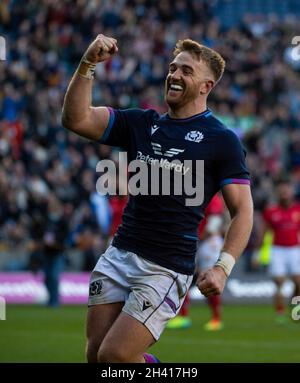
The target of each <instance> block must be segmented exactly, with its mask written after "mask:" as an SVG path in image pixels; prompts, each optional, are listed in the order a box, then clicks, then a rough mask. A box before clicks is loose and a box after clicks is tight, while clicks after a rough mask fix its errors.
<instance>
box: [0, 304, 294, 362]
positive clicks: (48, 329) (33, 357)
mask: <svg viewBox="0 0 300 383" xmlns="http://www.w3.org/2000/svg"><path fill="white" fill-rule="evenodd" d="M85 313H86V308H85V307H83V306H77V307H62V308H59V309H48V308H44V307H39V306H8V307H7V320H6V321H0V362H85V357H84V348H85V335H84V324H85ZM191 318H192V320H193V325H192V327H191V328H190V329H187V330H166V331H165V332H164V334H163V336H162V337H161V340H160V341H159V343H158V344H156V345H155V346H153V347H152V349H151V352H153V353H154V354H155V355H156V356H157V357H158V358H159V359H161V360H162V361H164V362H300V347H299V331H300V321H298V322H294V321H292V320H288V322H287V323H286V324H284V325H278V324H276V323H275V321H274V313H273V308H272V307H271V306H225V307H224V322H225V328H224V330H222V331H219V332H215V333H210V332H206V331H204V330H203V324H204V323H205V322H206V321H207V320H208V319H209V312H208V309H207V307H206V306H205V305H197V306H193V307H192V308H191Z"/></svg>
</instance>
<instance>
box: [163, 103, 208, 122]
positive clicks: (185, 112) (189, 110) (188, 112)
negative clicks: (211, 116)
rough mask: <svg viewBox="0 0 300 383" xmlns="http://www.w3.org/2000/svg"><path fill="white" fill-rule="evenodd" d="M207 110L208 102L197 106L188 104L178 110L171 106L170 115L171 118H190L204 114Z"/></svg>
mask: <svg viewBox="0 0 300 383" xmlns="http://www.w3.org/2000/svg"><path fill="white" fill-rule="evenodd" d="M206 109H207V106H206V100H205V101H203V102H201V103H200V104H199V103H198V104H197V105H195V104H194V103H193V104H186V105H183V106H180V107H178V108H176V107H172V106H169V109H168V114H169V116H170V117H171V118H189V117H192V116H194V115H195V114H199V113H202V112H204V111H205V110H206Z"/></svg>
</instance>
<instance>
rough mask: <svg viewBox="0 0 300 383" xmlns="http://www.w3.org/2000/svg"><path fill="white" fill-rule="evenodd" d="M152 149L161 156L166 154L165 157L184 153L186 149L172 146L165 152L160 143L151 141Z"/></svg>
mask: <svg viewBox="0 0 300 383" xmlns="http://www.w3.org/2000/svg"><path fill="white" fill-rule="evenodd" d="M151 145H152V149H153V151H154V153H155V154H158V155H159V156H165V157H174V156H175V155H177V154H179V153H183V152H184V151H185V149H176V148H171V149H168V150H166V151H165V152H164V153H163V152H162V148H161V145H160V144H157V143H155V142H151Z"/></svg>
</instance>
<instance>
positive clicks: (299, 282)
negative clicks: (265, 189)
mask: <svg viewBox="0 0 300 383" xmlns="http://www.w3.org/2000/svg"><path fill="white" fill-rule="evenodd" d="M277 194H278V203H277V204H275V205H271V206H269V207H267V208H266V209H265V210H264V212H263V218H264V229H263V230H262V233H264V232H265V231H266V230H267V229H269V230H271V231H272V232H273V238H274V239H273V246H272V251H271V261H270V274H271V276H272V278H273V280H274V282H275V284H276V288H277V289H276V294H275V309H276V312H277V314H278V317H277V320H278V322H280V323H281V322H284V321H285V316H284V311H285V304H284V298H283V295H282V286H283V283H284V281H285V279H286V278H287V277H290V278H291V279H292V281H293V282H294V284H295V295H300V246H299V229H300V204H299V203H297V202H296V201H295V199H294V190H293V186H292V184H291V183H290V182H289V181H287V180H282V181H280V182H279V183H278V186H277Z"/></svg>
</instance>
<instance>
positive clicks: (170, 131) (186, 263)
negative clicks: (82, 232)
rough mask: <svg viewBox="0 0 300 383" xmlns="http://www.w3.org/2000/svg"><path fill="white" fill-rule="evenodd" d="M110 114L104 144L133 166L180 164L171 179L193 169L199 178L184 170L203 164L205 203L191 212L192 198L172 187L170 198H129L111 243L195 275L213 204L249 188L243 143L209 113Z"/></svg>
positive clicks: (113, 111) (134, 111) (130, 111)
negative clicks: (236, 187)
mask: <svg viewBox="0 0 300 383" xmlns="http://www.w3.org/2000/svg"><path fill="white" fill-rule="evenodd" d="M109 111H110V119H109V124H108V127H107V128H106V130H105V131H104V133H103V136H102V138H101V140H100V143H102V144H105V145H111V146H117V147H120V148H121V149H122V150H124V151H126V152H127V155H128V162H129V161H131V160H135V159H139V160H141V161H144V162H146V163H147V166H148V167H151V166H153V163H154V162H156V163H159V164H160V165H161V166H165V167H169V168H170V165H169V163H171V162H172V161H173V160H176V162H177V163H178V164H179V167H178V168H177V169H175V168H172V170H171V171H170V174H171V173H172V172H173V173H174V172H175V171H181V172H182V173H184V172H185V171H187V170H186V168H188V169H189V170H188V171H191V172H192V178H195V177H196V171H195V168H196V167H195V166H193V167H192V168H191V167H187V166H184V164H185V163H184V161H185V160H190V161H192V164H196V160H203V161H204V198H203V201H201V202H202V203H201V204H200V205H198V206H187V204H186V198H191V196H186V195H185V193H184V192H183V193H182V195H176V194H175V193H172V185H171V188H170V189H171V195H162V194H160V195H136V196H133V195H130V196H129V200H128V203H127V206H126V207H125V209H124V213H123V218H122V223H121V225H120V226H119V228H118V230H117V233H116V235H115V236H114V239H113V242H112V245H113V246H115V247H117V248H120V249H123V250H127V251H132V252H134V253H136V254H137V255H139V256H141V257H143V258H145V259H147V260H149V261H152V262H154V263H156V264H159V265H161V266H163V267H166V268H169V269H171V270H174V271H176V272H179V273H183V274H188V275H191V274H193V273H194V262H195V253H196V243H197V229H198V225H199V223H200V221H201V219H202V218H203V217H204V211H205V208H206V207H207V205H208V204H209V202H210V200H211V199H212V197H213V196H214V195H215V194H216V193H217V192H218V191H219V190H220V189H221V188H222V186H224V185H227V184H230V183H241V184H250V180H249V172H248V170H247V168H246V165H245V151H244V149H243V148H242V145H241V143H240V141H239V139H238V137H237V136H236V134H235V133H233V132H232V131H231V130H229V129H227V128H226V127H225V126H224V125H223V124H222V123H221V122H220V121H219V120H218V119H217V118H215V117H214V116H213V115H212V112H211V111H210V110H209V109H207V110H206V111H204V112H203V113H200V114H196V115H194V116H192V117H190V118H185V119H173V118H170V117H169V115H168V114H167V113H166V114H164V115H159V114H158V113H157V112H156V111H155V110H151V109H150V110H142V109H126V110H119V109H112V108H109ZM153 161H154V162H153ZM180 164H182V165H180ZM149 174H150V171H149ZM171 183H172V177H171ZM193 185H196V181H195V180H194V179H193ZM177 194H178V193H177Z"/></svg>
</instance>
